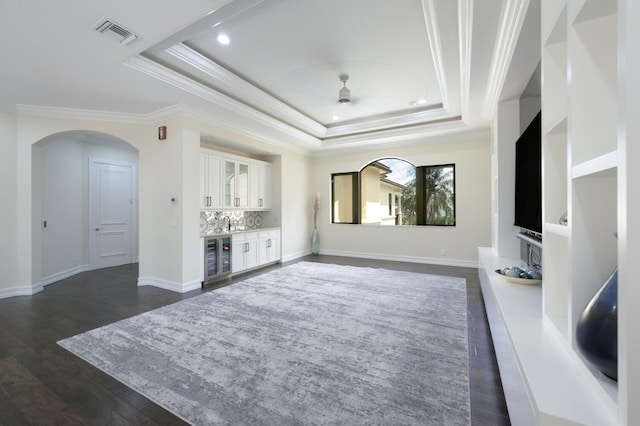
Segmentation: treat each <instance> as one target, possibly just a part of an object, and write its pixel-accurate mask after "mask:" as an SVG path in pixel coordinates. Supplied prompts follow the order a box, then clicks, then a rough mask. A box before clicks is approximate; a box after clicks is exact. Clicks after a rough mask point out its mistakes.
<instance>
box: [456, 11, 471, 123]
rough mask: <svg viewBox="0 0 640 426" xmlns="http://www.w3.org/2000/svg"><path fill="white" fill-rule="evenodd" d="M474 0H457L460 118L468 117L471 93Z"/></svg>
mask: <svg viewBox="0 0 640 426" xmlns="http://www.w3.org/2000/svg"><path fill="white" fill-rule="evenodd" d="M473 6H474V0H458V31H459V35H458V39H459V40H460V101H461V105H462V118H463V119H466V118H467V117H469V102H470V100H471V99H470V95H471V52H472V49H473Z"/></svg>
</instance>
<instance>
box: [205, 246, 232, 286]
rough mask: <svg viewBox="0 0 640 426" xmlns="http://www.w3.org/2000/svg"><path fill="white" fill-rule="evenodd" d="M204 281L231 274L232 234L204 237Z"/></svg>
mask: <svg viewBox="0 0 640 426" xmlns="http://www.w3.org/2000/svg"><path fill="white" fill-rule="evenodd" d="M204 244H205V247H204V256H205V262H204V283H203V284H207V283H210V282H213V281H218V280H221V279H224V278H227V277H228V276H229V275H231V235H216V236H210V237H205V239H204Z"/></svg>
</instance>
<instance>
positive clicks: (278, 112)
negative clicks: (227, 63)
mask: <svg viewBox="0 0 640 426" xmlns="http://www.w3.org/2000/svg"><path fill="white" fill-rule="evenodd" d="M166 52H167V53H168V54H170V55H171V56H173V57H174V58H176V59H178V60H180V61H182V62H184V63H185V64H187V65H189V66H191V67H193V68H195V69H197V70H199V71H201V72H202V73H204V74H206V75H207V76H209V77H211V78H212V79H213V81H214V86H216V88H217V89H219V90H221V91H222V92H225V93H229V94H232V95H233V96H234V97H235V98H237V99H239V100H241V101H242V103H243V104H246V105H250V106H251V107H253V108H255V109H257V110H258V111H261V112H264V113H266V111H268V115H272V116H274V117H276V118H277V119H279V120H282V121H285V122H287V123H288V124H290V125H291V126H293V127H298V128H301V129H303V130H304V131H305V132H307V133H310V134H312V135H313V136H316V137H320V138H321V137H324V136H325V135H326V133H327V128H326V127H325V126H323V125H322V124H320V123H318V122H317V121H315V120H312V119H311V118H309V117H307V116H306V115H304V114H302V113H301V112H299V111H298V110H296V109H294V108H292V107H290V106H289V105H287V104H286V103H284V102H282V101H280V100H278V99H276V98H275V97H273V96H272V95H270V94H268V93H267V92H265V91H264V90H261V89H259V88H258V87H256V86H254V85H253V84H251V83H249V82H248V81H246V80H245V79H243V78H240V77H238V76H237V75H235V74H234V73H232V72H230V71H229V70H227V69H226V68H224V67H222V66H220V65H219V64H217V63H215V62H214V61H212V60H211V59H209V58H207V57H205V56H204V55H202V54H200V53H198V52H196V51H195V50H193V49H191V48H189V47H187V46H185V45H184V44H182V43H179V44H176V45H174V46H171V47H170V48H168V49H166Z"/></svg>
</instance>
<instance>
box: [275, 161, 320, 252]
mask: <svg viewBox="0 0 640 426" xmlns="http://www.w3.org/2000/svg"><path fill="white" fill-rule="evenodd" d="M310 170H311V161H310V159H309V158H308V157H305V156H299V155H292V154H288V155H283V156H282V175H281V176H282V182H281V183H282V186H281V194H282V200H281V204H282V258H283V260H285V261H286V260H290V259H294V258H296V257H300V256H303V255H306V254H309V253H310V250H311V231H312V229H313V209H312V205H313V197H314V196H315V194H316V193H317V191H318V190H319V188H318V187H317V186H315V185H313V182H312V181H311V179H310V173H309V171H310ZM324 199H325V200H326V198H324Z"/></svg>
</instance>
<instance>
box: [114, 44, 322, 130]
mask: <svg viewBox="0 0 640 426" xmlns="http://www.w3.org/2000/svg"><path fill="white" fill-rule="evenodd" d="M123 63H124V64H125V65H127V66H129V67H131V68H133V69H136V70H138V71H141V72H143V73H145V74H147V75H149V76H151V77H154V78H157V79H158V80H160V81H164V82H165V83H168V84H170V85H172V86H174V87H177V88H179V89H182V90H185V91H187V92H189V93H191V94H193V95H196V96H198V97H200V98H202V99H204V100H206V101H208V102H211V103H212V104H214V105H217V106H219V107H221V108H224V109H226V110H229V111H231V112H232V113H236V114H238V115H239V116H242V117H245V118H246V119H249V120H251V121H254V122H256V123H259V124H261V125H264V126H267V127H268V128H272V129H274V130H277V131H279V132H282V133H284V134H287V135H289V136H293V137H295V138H302V139H303V140H309V138H310V137H311V138H313V140H315V139H316V138H314V137H313V136H312V135H309V134H307V133H305V132H303V131H301V130H299V129H296V128H294V127H292V126H290V125H288V124H286V123H283V122H282V121H280V120H278V119H276V118H273V117H271V116H269V115H267V114H265V113H263V112H261V111H258V110H256V109H254V108H251V107H249V106H247V105H245V104H243V103H242V102H240V101H237V100H235V99H233V98H231V97H229V96H227V95H224V94H222V93H220V92H218V91H216V90H213V89H211V88H209V87H207V86H205V85H204V84H201V83H198V82H196V81H194V80H192V79H191V78H189V77H186V76H184V75H182V74H180V73H178V72H176V71H173V70H171V69H169V68H167V67H165V66H163V65H160V64H158V63H157V62H155V61H153V60H150V59H147V58H144V57H142V56H139V55H138V56H132V57H130V58H128V59H127V60H125V61H124V62H123Z"/></svg>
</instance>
